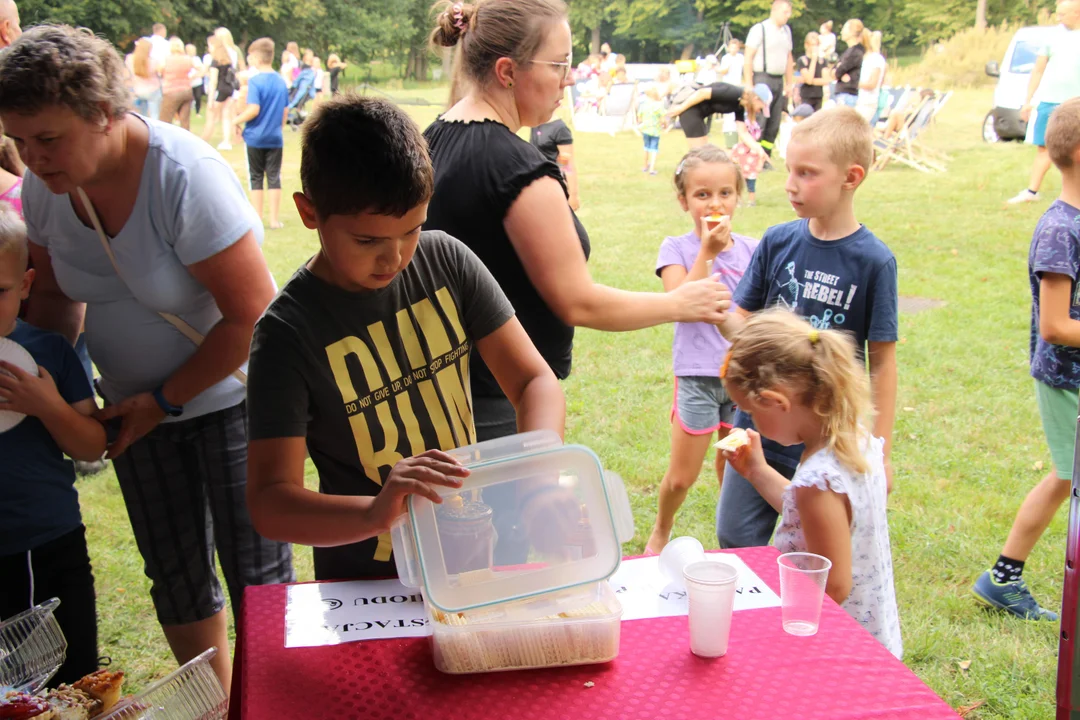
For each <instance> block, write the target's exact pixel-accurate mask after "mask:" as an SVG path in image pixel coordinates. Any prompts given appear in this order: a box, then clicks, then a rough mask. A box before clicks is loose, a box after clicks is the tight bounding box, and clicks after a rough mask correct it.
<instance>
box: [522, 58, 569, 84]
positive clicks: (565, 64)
mask: <svg viewBox="0 0 1080 720" xmlns="http://www.w3.org/2000/svg"><path fill="white" fill-rule="evenodd" d="M529 62H533V63H536V64H537V65H553V66H554V67H558V68H562V79H563V80H565V79H566V78H568V77H570V70H571V69H572V68H573V65H572V64H571V62H570V61H569V60H568V61H567V62H551V61H550V60H530V61H529Z"/></svg>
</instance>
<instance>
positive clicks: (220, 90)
mask: <svg viewBox="0 0 1080 720" xmlns="http://www.w3.org/2000/svg"><path fill="white" fill-rule="evenodd" d="M213 38H214V40H213V43H212V45H211V57H212V58H213V61H212V62H211V64H210V87H211V88H213V95H212V97H213V103H212V104H211V105H210V113H209V114H208V115H207V116H206V125H205V127H204V128H203V134H202V139H203V140H206V141H209V140H210V138H211V137H213V135H214V130H215V129H216V128H217V124H218V121H219V120H220V121H221V131H222V140H221V143H220V144H219V145H218V150H232V134H233V121H232V118H233V107H234V102H233V94H234V93H235V92H236V91H238V90H239V89H240V81H239V78H238V77H237V74H236V67H235V64H234V63H233V62H232V59H231V58H230V56H229V50H228V45H227V44H226V43H225V40H224V39H222V36H221V35H220V34H218V33H214V36H213Z"/></svg>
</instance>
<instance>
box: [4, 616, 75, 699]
mask: <svg viewBox="0 0 1080 720" xmlns="http://www.w3.org/2000/svg"><path fill="white" fill-rule="evenodd" d="M59 604H60V601H59V600H58V599H56V598H52V599H51V600H46V601H45V602H43V603H41V604H40V605H37V606H35V607H32V608H30V609H29V610H26V611H24V612H21V613H19V614H18V615H16V616H14V617H12V618H9V619H8V620H5V621H3V622H0V688H10V689H12V690H16V691H18V692H28V693H35V692H37V691H38V690H40V689H41V688H43V687H45V683H47V682H48V681H49V679H50V678H51V677H52V676H53V675H55V674H56V671H57V670H59V669H60V666H61V665H63V664H64V658H65V657H66V656H67V640H66V639H65V638H64V633H63V632H61V630H60V624H59V623H58V622H57V621H56V616H55V615H54V614H53V611H54V610H56V607H57V606H58V605H59Z"/></svg>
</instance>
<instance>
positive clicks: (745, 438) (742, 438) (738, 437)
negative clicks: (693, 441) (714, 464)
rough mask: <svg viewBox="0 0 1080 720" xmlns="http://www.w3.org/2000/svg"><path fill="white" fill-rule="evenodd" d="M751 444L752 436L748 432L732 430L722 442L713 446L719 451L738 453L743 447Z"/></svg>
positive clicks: (737, 429)
mask: <svg viewBox="0 0 1080 720" xmlns="http://www.w3.org/2000/svg"><path fill="white" fill-rule="evenodd" d="M749 444H750V436H749V435H747V434H746V431H745V430H743V429H742V428H732V429H731V432H729V433H728V434H727V436H726V437H725V438H724V439H723V440H721V441H720V442H718V443H716V444H715V445H713V447H714V448H716V449H717V450H726V451H727V452H738V450H739V448H741V447H742V446H743V445H749Z"/></svg>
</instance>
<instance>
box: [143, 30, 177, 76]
mask: <svg viewBox="0 0 1080 720" xmlns="http://www.w3.org/2000/svg"><path fill="white" fill-rule="evenodd" d="M146 39H147V40H149V41H150V60H151V61H153V64H154V67H157V68H161V67H163V66H164V65H165V60H167V59H168V57H169V53H171V52H172V50H171V49H170V48H169V40H168V30H167V29H166V28H165V26H164V25H163V24H161V23H154V26H153V28H151V30H150V35H149V36H148V37H147V38H146Z"/></svg>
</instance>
